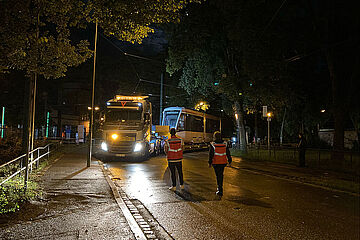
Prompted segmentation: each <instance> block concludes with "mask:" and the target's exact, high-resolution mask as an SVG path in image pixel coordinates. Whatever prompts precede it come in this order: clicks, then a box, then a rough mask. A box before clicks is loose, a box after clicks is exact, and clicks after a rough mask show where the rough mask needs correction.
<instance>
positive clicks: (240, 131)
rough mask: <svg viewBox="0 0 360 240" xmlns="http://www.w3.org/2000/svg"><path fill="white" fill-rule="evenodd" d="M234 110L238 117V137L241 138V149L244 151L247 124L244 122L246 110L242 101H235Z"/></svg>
mask: <svg viewBox="0 0 360 240" xmlns="http://www.w3.org/2000/svg"><path fill="white" fill-rule="evenodd" d="M234 110H235V114H237V117H236V126H237V139H239V141H238V144H239V146H238V147H239V149H240V150H241V151H243V152H246V134H245V124H244V111H243V106H242V102H239V101H235V103H234Z"/></svg>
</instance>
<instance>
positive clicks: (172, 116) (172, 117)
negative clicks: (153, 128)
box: [164, 111, 179, 128]
mask: <svg viewBox="0 0 360 240" xmlns="http://www.w3.org/2000/svg"><path fill="white" fill-rule="evenodd" d="M178 116H179V111H175V112H165V117H164V125H165V126H166V125H167V126H170V128H175V127H176V121H177V119H178Z"/></svg>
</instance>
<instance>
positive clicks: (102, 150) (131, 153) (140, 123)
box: [97, 95, 159, 158]
mask: <svg viewBox="0 0 360 240" xmlns="http://www.w3.org/2000/svg"><path fill="white" fill-rule="evenodd" d="M147 98H148V97H147V96H123V95H116V96H115V97H114V98H113V99H110V100H109V101H107V102H106V111H105V113H104V115H103V117H102V121H101V123H100V131H101V135H102V137H101V143H100V145H99V149H98V152H97V153H98V154H100V156H101V157H118V158H147V157H148V156H150V155H151V154H154V153H156V152H159V151H158V150H157V148H158V147H159V142H158V141H157V140H156V139H155V141H154V138H153V135H152V133H151V126H152V107H151V103H150V102H149V100H148V99H147Z"/></svg>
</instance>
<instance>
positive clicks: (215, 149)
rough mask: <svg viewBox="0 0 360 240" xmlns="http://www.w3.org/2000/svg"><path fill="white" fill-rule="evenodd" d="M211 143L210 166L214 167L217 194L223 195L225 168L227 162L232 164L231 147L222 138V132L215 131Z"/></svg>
mask: <svg viewBox="0 0 360 240" xmlns="http://www.w3.org/2000/svg"><path fill="white" fill-rule="evenodd" d="M210 145H211V146H210V150H209V167H211V166H212V167H213V168H214V171H215V175H216V182H217V191H216V195H218V196H220V197H221V196H222V195H223V179H224V169H225V167H226V164H227V163H229V165H230V164H231V162H232V158H231V155H230V150H229V147H228V146H227V144H226V142H225V141H223V140H222V138H221V133H220V132H218V131H216V132H214V142H211V143H210Z"/></svg>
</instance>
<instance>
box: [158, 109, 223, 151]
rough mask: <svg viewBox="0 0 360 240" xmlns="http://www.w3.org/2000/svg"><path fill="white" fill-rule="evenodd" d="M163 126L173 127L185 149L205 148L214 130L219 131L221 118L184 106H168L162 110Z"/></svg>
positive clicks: (211, 139)
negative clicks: (182, 141)
mask: <svg viewBox="0 0 360 240" xmlns="http://www.w3.org/2000/svg"><path fill="white" fill-rule="evenodd" d="M162 119H163V120H162V123H161V125H163V126H169V128H175V129H176V132H177V133H176V134H177V136H179V137H181V138H182V139H183V140H184V144H185V150H193V149H201V148H207V147H208V146H209V144H210V142H211V141H213V134H214V132H215V131H220V132H221V118H220V117H216V116H213V115H210V114H207V113H204V112H199V111H196V110H192V109H187V108H184V107H168V108H165V109H164V111H163V117H162Z"/></svg>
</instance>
